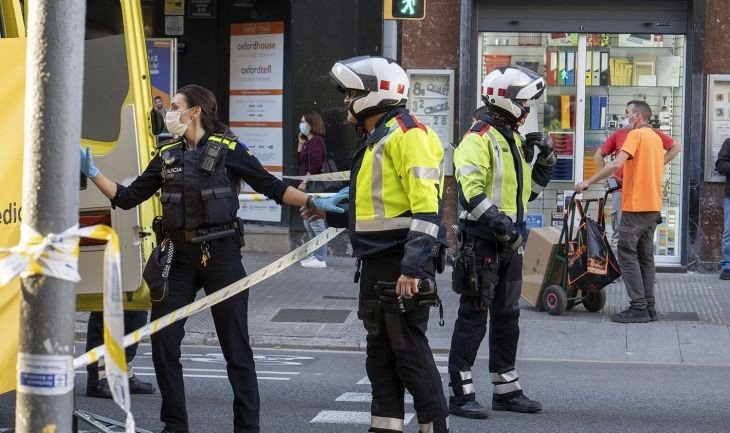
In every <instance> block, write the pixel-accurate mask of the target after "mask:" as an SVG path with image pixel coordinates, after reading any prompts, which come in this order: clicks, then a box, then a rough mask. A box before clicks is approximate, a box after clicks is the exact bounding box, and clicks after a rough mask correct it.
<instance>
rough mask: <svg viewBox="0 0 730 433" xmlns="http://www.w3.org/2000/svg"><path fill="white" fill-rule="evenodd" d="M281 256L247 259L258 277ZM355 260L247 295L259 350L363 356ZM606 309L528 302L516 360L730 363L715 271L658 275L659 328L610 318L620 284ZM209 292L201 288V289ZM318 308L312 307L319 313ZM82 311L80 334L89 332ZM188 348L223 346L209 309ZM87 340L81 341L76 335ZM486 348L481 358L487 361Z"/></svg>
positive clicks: (280, 279)
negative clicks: (552, 311) (540, 307)
mask: <svg viewBox="0 0 730 433" xmlns="http://www.w3.org/2000/svg"><path fill="white" fill-rule="evenodd" d="M277 258H278V255H275V254H262V253H247V254H246V255H245V257H244V266H245V267H246V270H247V271H248V272H249V273H251V272H253V271H255V270H257V269H260V268H262V267H263V266H265V265H267V264H268V263H271V262H272V261H274V260H276V259H277ZM354 264H355V261H354V259H351V258H345V257H329V258H328V261H327V265H328V267H327V268H326V269H306V268H302V267H301V266H299V264H295V265H293V266H292V267H290V268H288V269H286V270H285V271H283V272H282V273H280V274H277V275H275V276H273V277H271V278H269V279H267V280H266V281H264V282H262V283H261V284H259V285H257V286H255V287H252V288H251V289H250V291H251V294H250V304H249V320H248V321H249V330H250V334H251V342H252V344H253V345H254V346H258V347H288V348H315V349H338V350H365V331H364V329H363V327H362V324H361V322H360V321H359V320H358V319H357V314H356V312H357V293H358V287H357V285H356V284H354V283H353V273H354V271H355V266H354ZM448 272H449V271H448V269H447V272H446V273H445V274H442V275H440V276H439V277H438V283H439V287H440V289H441V290H440V295H441V298H442V300H443V302H444V313H445V320H446V325H445V326H444V327H440V326H438V313H437V310H436V309H434V310H433V311H432V313H431V322H430V324H429V331H428V336H429V340H430V342H431V347H432V349H433V350H434V352H436V353H445V352H447V351H448V350H449V347H450V341H451V333H452V331H453V325H454V320H455V319H456V312H457V309H458V296H457V295H456V294H455V293H454V292H452V291H451V289H450V274H449V273H448ZM606 291H607V295H608V296H607V298H608V300H607V304H606V307H605V308H604V309H603V311H601V312H600V313H589V312H587V311H586V310H585V309H584V308H583V307H582V306H578V307H576V308H575V309H573V310H570V311H568V312H567V313H566V314H565V315H564V316H560V317H555V316H550V315H548V314H547V313H544V312H540V311H537V310H536V309H535V308H533V307H531V306H529V304H527V303H526V302H524V301H522V304H521V318H520V328H521V336H520V345H519V349H518V358H519V359H549V360H590V361H613V362H659V363H700V364H721V365H728V364H730V328H729V327H728V324H729V323H730V283H726V282H723V281H721V280H719V279H718V278H717V275H714V274H657V310H658V312H659V314H660V322H658V323H650V324H631V325H622V324H616V323H612V322H611V321H610V319H609V316H610V315H611V314H613V313H616V312H619V311H621V310H622V309H623V308H625V306H626V305H627V304H628V298H627V296H626V292H625V289H624V286H623V283H621V282H619V283H614V284H611V285H610V286H608V287H607V289H606ZM201 295H202V291H201ZM312 310H314V311H312ZM85 316H86V314H83V313H79V314H78V315H77V326H76V328H77V333H78V334H84V333H85V323H84V320H85ZM185 328H186V330H187V335H186V337H185V340H184V341H183V342H184V343H185V344H211V345H217V338H216V334H215V328H214V326H213V319H212V316H211V315H210V311H205V312H202V313H199V314H197V315H195V316H192V317H190V318H189V319H188V321H187V324H186V326H185ZM79 337H80V338H82V335H79ZM486 346H487V345H486V344H483V345H482V350H481V352H480V354H484V355H487V352H486V350H485V349H486Z"/></svg>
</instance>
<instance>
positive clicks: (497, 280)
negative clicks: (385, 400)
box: [449, 66, 556, 418]
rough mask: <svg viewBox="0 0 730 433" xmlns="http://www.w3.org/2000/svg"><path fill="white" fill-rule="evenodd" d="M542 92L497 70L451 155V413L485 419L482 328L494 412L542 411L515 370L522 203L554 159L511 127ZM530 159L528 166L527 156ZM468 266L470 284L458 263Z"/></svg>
mask: <svg viewBox="0 0 730 433" xmlns="http://www.w3.org/2000/svg"><path fill="white" fill-rule="evenodd" d="M544 89H545V82H544V80H543V78H542V77H540V76H538V75H537V74H535V73H534V72H532V71H530V70H527V69H525V68H522V67H519V66H510V67H503V68H498V69H496V70H495V71H493V72H491V73H490V74H489V75H488V76H487V77H486V78H485V80H484V83H483V95H482V97H483V100H484V102H485V104H486V107H485V108H484V110H483V113H482V114H481V115H478V117H479V118H478V119H477V121H476V122H475V123H474V124H473V125H472V127H471V128H470V130H469V131H468V132H467V133H466V134H465V135H464V138H463V139H462V141H461V143H460V144H459V146H458V148H457V149H456V150H455V151H454V165H455V169H456V179H457V184H458V190H459V203H460V204H461V206H462V207H463V211H462V212H461V214H460V215H459V222H460V228H461V235H462V238H461V241H462V250H461V252H460V254H461V257H462V259H461V260H462V261H457V266H455V271H454V277H453V278H454V288H455V289H456V290H458V291H459V293H461V298H460V305H459V314H458V318H457V320H456V323H455V325H454V333H453V336H452V341H451V350H450V353H449V376H450V384H449V385H450V388H451V397H450V400H449V409H450V411H451V413H452V414H454V415H458V416H463V417H468V418H486V417H487V416H488V411H487V409H486V408H484V407H483V406H481V405H480V404H479V403H478V402H477V401H476V394H475V390H474V382H473V381H474V378H473V377H472V372H471V368H472V366H473V365H474V362H475V360H476V354H477V351H478V349H479V346H480V344H481V342H482V340H483V338H484V336H485V334H486V332H487V318H488V315H491V320H490V321H489V372H490V375H491V382H492V383H493V385H494V389H493V394H492V408H493V410H510V411H516V412H528V413H532V412H538V411H540V410H541V409H542V405H541V404H540V403H539V402H537V401H534V400H530V399H529V398H527V397H526V396H525V395H524V394H523V393H522V388H521V385H520V382H519V376H518V375H517V372H516V370H515V358H516V354H517V342H518V339H519V323H518V318H519V313H520V310H519V299H520V294H521V290H522V255H521V251H522V243H523V239H524V238H525V237H526V231H525V223H524V221H525V211H526V209H527V203H528V202H529V201H530V200H534V199H535V198H537V196H538V195H539V193H540V192H541V191H542V189H543V188H544V187H545V186H546V185H547V183H548V182H549V180H550V170H551V166H552V165H554V164H555V162H556V158H555V153H554V152H553V150H552V145H551V144H550V141H549V138H547V137H546V136H544V135H543V134H541V133H530V134H527V137H526V138H523V137H522V136H521V135H520V134H519V132H518V127H519V126H520V125H521V124H522V123H523V122H524V120H525V118H526V117H527V115H528V113H529V107H528V106H527V101H529V100H535V99H538V98H539V97H540V96H541V95H542V93H543V91H544ZM536 150H537V151H538V152H539V153H538V155H537V159H536V161H535V163H534V165H533V164H532V160H533V159H534V152H535V151H536ZM463 260H467V261H468V260H471V261H472V262H471V263H473V266H472V267H471V268H469V269H470V270H467V271H466V273H468V272H473V273H474V274H475V275H477V278H471V279H470V278H469V275H466V276H465V277H464V278H463V279H462V275H465V272H460V269H457V268H458V264H460V263H466V262H465V261H463Z"/></svg>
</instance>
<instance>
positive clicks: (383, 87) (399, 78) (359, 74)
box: [330, 56, 410, 121]
mask: <svg viewBox="0 0 730 433" xmlns="http://www.w3.org/2000/svg"><path fill="white" fill-rule="evenodd" d="M330 78H331V79H332V81H333V82H334V83H335V84H336V85H337V89H338V90H339V91H340V92H343V93H345V92H347V91H348V90H355V92H356V93H355V97H353V98H352V100H351V101H350V105H349V107H348V110H349V111H350V113H352V115H353V116H354V117H355V118H356V119H357V120H359V121H363V120H365V119H367V118H368V117H370V116H373V115H375V114H378V113H383V112H386V111H390V110H391V109H393V108H394V107H404V106H405V105H406V102H408V89H409V88H410V82H409V80H408V75H407V74H406V72H405V71H404V70H403V68H401V67H400V66H399V65H398V64H397V63H396V62H395V61H394V60H391V59H388V58H386V57H378V56H360V57H353V58H350V59H346V60H340V61H339V62H337V63H335V64H334V66H332V69H331V70H330Z"/></svg>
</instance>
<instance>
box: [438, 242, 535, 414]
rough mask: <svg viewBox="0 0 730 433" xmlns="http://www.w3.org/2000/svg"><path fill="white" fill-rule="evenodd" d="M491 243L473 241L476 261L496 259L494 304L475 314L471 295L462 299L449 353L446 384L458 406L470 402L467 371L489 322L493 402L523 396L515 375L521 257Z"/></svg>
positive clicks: (472, 394)
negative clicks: (447, 383)
mask: <svg viewBox="0 0 730 433" xmlns="http://www.w3.org/2000/svg"><path fill="white" fill-rule="evenodd" d="M501 248H502V247H501V246H500V245H499V244H497V243H496V242H490V241H485V240H481V239H479V238H477V241H476V243H475V251H476V256H477V262H478V263H483V262H484V259H485V257H491V258H492V259H494V258H495V257H497V255H499V270H498V273H497V274H498V276H499V281H498V283H497V286H496V288H495V294H494V299H493V301H492V304H491V306H490V307H489V309H488V310H480V309H479V306H478V305H477V300H476V299H475V297H474V296H462V297H461V299H460V303H459V316H458V318H457V319H456V324H455V325H454V334H453V336H452V337H451V351H450V352H449V379H450V387H451V394H452V396H453V400H454V401H453V403H455V404H457V405H461V404H464V403H466V402H468V401H473V400H475V398H476V396H475V392H474V384H473V379H472V374H471V367H472V366H473V365H474V361H475V359H476V356H477V351H478V350H479V345H480V344H481V342H482V340H483V339H484V335H485V334H486V332H487V315H488V314H487V313H489V315H491V320H490V321H489V372H490V377H491V381H492V383H493V384H494V390H493V397H494V398H495V399H499V398H504V399H510V398H513V397H515V396H517V395H519V394H521V393H522V391H521V388H520V383H519V377H518V376H517V372H516V370H515V358H516V356H517V341H518V339H519V337H520V327H519V316H520V308H519V300H520V294H521V292H522V255H520V254H518V253H517V252H513V251H511V250H508V251H503V252H501V253H500V250H501Z"/></svg>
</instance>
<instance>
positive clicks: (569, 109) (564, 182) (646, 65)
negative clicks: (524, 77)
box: [479, 32, 685, 263]
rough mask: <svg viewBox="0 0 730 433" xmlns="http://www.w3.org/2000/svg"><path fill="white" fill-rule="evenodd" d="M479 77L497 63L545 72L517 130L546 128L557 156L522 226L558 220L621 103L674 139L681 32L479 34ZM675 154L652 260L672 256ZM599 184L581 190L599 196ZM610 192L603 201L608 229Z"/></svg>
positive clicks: (675, 247) (677, 176) (677, 197)
mask: <svg viewBox="0 0 730 433" xmlns="http://www.w3.org/2000/svg"><path fill="white" fill-rule="evenodd" d="M480 36H481V37H480V40H479V42H480V48H479V49H480V54H481V59H482V67H481V77H480V83H481V80H482V79H483V78H484V76H485V75H486V74H488V73H489V72H491V71H492V70H494V68H496V67H499V66H504V65H508V64H517V65H522V66H524V67H526V68H529V69H532V70H534V71H536V72H537V73H538V74H541V75H543V76H544V77H545V79H546V81H547V84H548V89H547V91H546V92H545V93H544V95H543V97H542V101H540V102H541V103H540V104H537V106H535V107H533V109H532V111H531V113H530V117H529V118H528V120H527V122H526V123H525V124H524V125H523V126H522V128H521V130H520V131H521V132H522V133H523V134H526V133H528V132H532V131H542V132H545V133H548V134H550V136H551V137H552V139H553V143H554V145H555V151H556V153H557V155H558V164H557V165H556V167H555V169H554V171H553V178H552V181H551V182H550V185H549V186H548V188H547V189H546V190H545V192H544V193H543V194H542V196H541V197H540V198H538V199H537V200H535V201H534V202H532V203H530V206H529V207H528V216H527V223H528V226H531V227H535V226H547V225H559V224H562V217H563V212H564V210H565V201H566V199H568V198H569V197H570V194H571V193H572V189H573V185H574V184H575V182H577V181H580V180H583V179H587V178H588V177H590V176H591V175H593V174H594V173H595V172H596V163H595V161H594V157H593V156H594V154H595V153H596V150H597V149H598V148H599V147H600V146H601V144H603V142H604V141H605V140H606V139H607V138H608V137H609V136H610V135H611V134H613V133H614V132H616V131H617V130H618V128H619V127H620V120H621V118H622V115H623V114H624V111H625V108H626V103H627V102H629V101H631V100H635V99H636V100H643V101H646V102H647V103H648V104H649V106H650V107H651V108H652V113H653V118H652V121H651V123H652V126H653V127H654V128H656V129H657V130H660V131H662V132H664V133H665V134H667V135H669V136H671V137H673V138H674V139H675V140H677V141H678V142H680V143H681V137H682V135H683V92H684V87H683V81H684V45H685V37H684V36H682V35H656V34H654V35H648V34H607V33H606V34H578V33H490V32H485V33H481V35H480ZM680 160H681V157H678V158H676V159H675V160H674V161H673V162H672V163H671V164H669V165H667V166H666V168H665V174H664V180H663V185H662V192H663V199H664V209H663V211H662V217H663V223H662V224H661V225H660V226H659V228H658V229H657V232H656V239H655V246H656V251H655V253H656V255H657V260H658V261H661V262H665V263H679V254H680V251H679V248H680V245H679V240H680V236H678V233H677V231H678V229H679V226H680V225H679V223H680V222H679V218H680V214H681V212H680V203H681V176H682V173H681V166H682V165H681V161H680ZM603 190H604V189H603V186H600V185H596V186H594V187H592V188H591V190H590V191H589V192H588V193H585V194H584V196H586V197H589V196H590V197H598V196H601V195H602V192H603ZM611 203H612V200H611V197H609V200H608V203H607V205H606V211H607V216H608V219H607V229H608V231H609V236H611V228H610V226H611V224H610V223H611V221H610V207H611Z"/></svg>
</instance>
